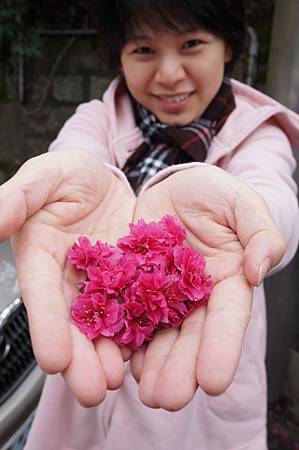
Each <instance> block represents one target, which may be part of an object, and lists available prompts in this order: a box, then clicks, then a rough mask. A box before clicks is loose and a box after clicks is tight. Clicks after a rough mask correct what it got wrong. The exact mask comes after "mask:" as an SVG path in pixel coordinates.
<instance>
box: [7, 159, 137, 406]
mask: <svg viewBox="0 0 299 450" xmlns="http://www.w3.org/2000/svg"><path fill="white" fill-rule="evenodd" d="M1 197H2V198H3V202H2V207H3V210H5V213H6V222H4V219H3V222H2V224H1V223H0V233H1V238H3V239H4V238H5V237H6V236H5V234H6V235H7V236H9V235H10V234H11V233H12V232H14V231H16V230H17V229H18V227H19V226H20V228H19V231H18V232H17V233H16V234H15V236H14V240H13V247H14V252H15V256H16V263H17V273H18V279H19V283H20V287H21V292H22V296H23V299H24V303H25V305H26V308H27V311H28V317H29V324H30V332H31V338H32V342H33V348H34V352H35V355H36V358H37V360H38V362H39V364H40V366H41V367H42V368H43V369H44V370H45V371H46V372H48V373H55V372H60V371H61V372H63V374H64V376H65V378H66V380H67V382H68V384H69V385H70V387H71V389H72V390H73V392H74V393H75V395H76V396H77V398H78V399H79V400H80V401H81V403H82V404H86V405H92V404H97V403H99V402H100V401H101V400H102V399H103V398H104V396H105V393H106V389H107V387H108V388H116V387H119V386H120V385H121V383H122V381H123V376H124V367H123V358H122V355H121V352H120V349H119V347H118V346H117V345H116V344H114V343H113V341H112V340H110V339H107V338H100V339H98V340H96V341H95V343H93V342H90V341H88V340H87V339H86V337H85V336H84V335H82V334H81V333H80V332H79V331H78V329H77V328H76V327H75V326H74V325H72V324H71V323H70V306H71V303H72V300H73V299H74V297H76V296H77V295H78V287H77V286H78V280H79V275H78V273H76V272H75V270H74V269H73V268H72V266H71V264H70V263H68V262H67V261H66V252H67V250H68V249H69V248H70V247H71V245H72V244H73V243H74V242H75V241H77V239H78V236H80V235H82V234H84V235H86V236H89V237H90V238H91V240H92V241H93V242H94V241H95V240H97V239H100V240H102V241H104V242H109V243H115V241H116V240H117V238H119V236H120V235H122V234H124V233H126V232H127V231H128V224H129V223H130V222H131V220H132V217H133V211H134V207H135V202H136V198H135V196H134V194H133V193H132V191H130V190H129V189H128V188H127V187H126V186H125V185H124V183H123V182H121V181H120V180H119V179H118V178H117V177H115V176H114V175H113V174H112V173H111V171H110V170H109V169H107V168H106V167H105V166H104V165H103V164H102V163H100V162H99V161H98V160H96V159H95V158H94V157H92V156H90V155H89V154H86V152H79V151H77V152H74V151H71V152H67V151H66V152H57V153H55V154H52V153H48V154H45V155H41V156H39V157H37V158H34V159H32V160H30V161H28V162H27V163H26V164H25V165H24V166H23V167H22V168H21V169H20V171H19V172H18V173H17V175H16V176H15V177H14V178H13V179H11V180H10V181H8V182H7V183H6V184H5V185H3V186H2V187H1ZM5 202H6V208H5ZM26 218H27V220H26V221H25V222H24V219H26ZM23 222H24V224H23ZM4 225H5V227H4ZM21 225H22V226H21ZM107 355H109V357H107ZM86 379H88V383H86V382H84V383H82V380H86Z"/></svg>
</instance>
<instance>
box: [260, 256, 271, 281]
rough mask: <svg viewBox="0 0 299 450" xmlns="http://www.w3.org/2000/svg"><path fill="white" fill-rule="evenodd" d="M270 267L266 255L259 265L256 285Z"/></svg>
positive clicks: (269, 261)
mask: <svg viewBox="0 0 299 450" xmlns="http://www.w3.org/2000/svg"><path fill="white" fill-rule="evenodd" d="M271 267H272V262H271V259H270V258H269V257H268V256H267V258H265V259H264V261H263V262H262V264H261V265H260V270H259V278H258V283H257V285H258V286H259V285H260V284H261V283H262V282H263V280H264V278H265V276H266V275H267V273H268V272H269V270H270V269H271Z"/></svg>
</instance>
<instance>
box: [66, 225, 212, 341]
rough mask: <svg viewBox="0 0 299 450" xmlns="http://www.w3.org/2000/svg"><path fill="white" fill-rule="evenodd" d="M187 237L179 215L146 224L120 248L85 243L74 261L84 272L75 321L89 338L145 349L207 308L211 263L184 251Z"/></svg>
mask: <svg viewBox="0 0 299 450" xmlns="http://www.w3.org/2000/svg"><path fill="white" fill-rule="evenodd" d="M185 239H186V232H185V230H184V229H183V228H182V227H181V225H180V223H179V222H178V220H177V219H176V218H175V217H174V216H165V217H163V218H162V219H161V220H160V221H159V222H150V223H145V222H144V220H142V219H140V220H139V221H138V223H137V224H136V225H134V224H131V225H130V234H129V235H127V236H124V237H122V238H120V239H119V240H118V242H117V244H116V247H115V246H112V245H108V244H104V243H102V242H100V241H97V242H96V243H95V244H94V245H92V244H91V243H90V241H89V239H88V238H87V237H84V236H81V237H80V238H79V245H78V244H74V245H73V246H72V248H71V249H70V250H69V252H68V257H69V259H70V260H71V262H72V263H73V264H74V265H75V267H76V268H77V269H80V270H83V271H84V272H83V273H84V274H85V278H84V280H82V281H81V282H80V285H81V289H80V291H81V292H80V295H79V296H78V298H77V299H76V300H75V301H74V303H73V305H72V320H73V322H74V323H75V324H76V325H77V326H78V328H79V329H80V330H81V332H83V333H84V334H85V335H86V336H87V337H88V338H89V339H95V338H97V337H98V336H100V335H102V336H110V337H111V338H113V339H114V341H115V342H116V343H117V344H118V345H129V346H130V347H131V348H133V349H137V348H139V347H140V346H141V345H142V344H143V342H147V341H150V340H151V339H152V337H153V334H154V331H155V330H157V329H161V328H169V327H172V328H177V327H179V326H180V325H181V323H182V321H183V320H184V319H185V318H186V317H187V316H188V315H189V314H190V313H191V312H192V311H193V310H194V308H198V307H200V306H203V305H205V304H206V302H207V300H208V297H209V294H210V293H211V291H212V280H211V277H210V276H209V275H208V276H207V275H205V272H204V269H205V259H204V258H203V256H201V255H200V254H199V253H198V252H196V251H195V250H193V249H192V248H190V247H187V246H184V245H183V242H184V240H185Z"/></svg>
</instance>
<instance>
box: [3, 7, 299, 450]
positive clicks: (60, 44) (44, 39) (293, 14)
mask: <svg viewBox="0 0 299 450" xmlns="http://www.w3.org/2000/svg"><path fill="white" fill-rule="evenodd" d="M0 1H1V3H0V183H3V182H4V181H5V180H6V179H8V178H9V177H11V176H12V175H13V174H14V173H15V172H16V171H17V170H18V168H19V167H20V165H21V164H22V163H23V162H24V161H25V160H27V159H28V158H30V157H32V156H35V155H38V154H40V153H43V152H46V151H47V148H48V146H49V144H50V142H51V141H52V140H53V139H54V138H55V137H56V135H57V133H58V131H59V130H60V128H61V126H62V125H63V123H64V122H65V120H66V119H67V118H68V117H69V116H70V115H71V114H72V113H73V112H74V110H75V108H76V106H77V105H78V104H80V103H82V102H84V101H88V100H90V99H92V98H99V97H100V96H101V94H102V93H103V91H104V90H105V88H106V86H107V85H108V83H109V76H108V75H107V73H106V72H105V70H104V69H103V67H102V65H101V61H100V58H99V56H98V52H97V38H96V33H95V30H94V25H93V20H92V10H91V4H90V2H89V1H83V0H77V1H72V2H69V1H67V0H48V1H44V0H0ZM247 16H248V36H247V45H246V48H245V50H244V54H243V56H242V58H241V60H240V63H239V64H238V66H237V67H236V69H235V73H234V77H235V78H237V79H240V80H241V81H244V82H245V83H247V84H249V85H252V86H254V87H256V88H257V89H259V90H261V91H262V92H264V93H266V94H268V95H270V96H272V97H273V98H275V99H277V100H278V101H280V102H281V103H283V104H285V105H286V106H288V107H289V108H291V109H293V110H294V111H295V112H297V113H298V112H299V33H298V29H299V0H276V1H275V0H248V1H247ZM298 154H299V149H298ZM298 173H299V171H297V172H296V174H295V177H296V180H297V182H299V175H298ZM298 269H299V256H298V254H297V256H296V257H295V259H294V261H293V262H292V263H291V264H290V265H289V266H288V268H287V269H285V270H284V271H283V272H281V273H279V274H278V275H275V276H273V277H272V278H270V279H268V280H267V282H266V289H267V292H268V303H267V309H268V353H267V361H266V363H267V371H268V381H269V446H270V448H271V449H279V450H282V449H288V450H292V449H293V448H294V449H297V450H298V449H299V436H298V434H299V432H298V427H297V423H298V422H299V301H298V300H299V299H298V297H299V295H298V294H299V289H298V288H299V270H298Z"/></svg>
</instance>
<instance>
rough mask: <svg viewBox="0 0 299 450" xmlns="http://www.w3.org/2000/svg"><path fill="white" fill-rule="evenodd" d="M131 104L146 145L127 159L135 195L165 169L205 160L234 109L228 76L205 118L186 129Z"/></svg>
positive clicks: (135, 103) (125, 168)
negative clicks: (214, 139)
mask: <svg viewBox="0 0 299 450" xmlns="http://www.w3.org/2000/svg"><path fill="white" fill-rule="evenodd" d="M132 104H133V110H134V114H135V119H136V123H137V125H138V126H139V128H140V129H141V131H142V134H143V137H144V142H143V143H142V144H141V145H140V146H139V147H138V148H137V149H136V150H135V152H134V153H133V154H132V155H131V157H130V158H129V159H128V160H127V162H126V164H125V166H124V168H123V171H124V173H125V174H126V176H127V178H128V180H129V182H130V184H131V186H132V188H133V189H134V191H135V192H136V193H138V192H139V191H140V189H141V187H142V185H143V184H144V183H145V182H146V181H147V180H148V179H149V178H151V177H152V176H154V175H155V174H156V173H157V172H159V171H160V170H162V169H165V168H166V167H169V166H171V165H173V164H182V163H188V162H193V161H200V162H202V161H204V160H205V158H206V156H207V151H208V149H209V147H210V145H211V142H212V139H213V138H214V136H216V134H217V133H218V132H219V131H220V129H221V128H222V127H223V125H224V123H225V121H226V119H227V118H228V116H229V115H230V113H231V112H232V111H233V110H234V108H235V100H234V96H233V93H232V88H231V81H230V79H229V78H226V77H225V78H224V80H223V83H222V85H221V87H220V89H219V91H218V92H217V94H216V96H215V97H214V99H213V100H212V102H211V103H210V105H209V106H208V108H207V109H206V110H205V112H204V113H203V114H202V116H201V117H199V118H198V119H196V120H195V121H194V122H193V123H191V124H189V125H186V126H172V125H166V124H163V123H161V122H159V121H158V120H157V118H156V116H155V115H154V114H152V113H151V112H149V111H148V110H147V109H145V108H144V107H143V106H141V105H140V104H139V103H137V102H136V101H135V100H134V99H133V98H132Z"/></svg>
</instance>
